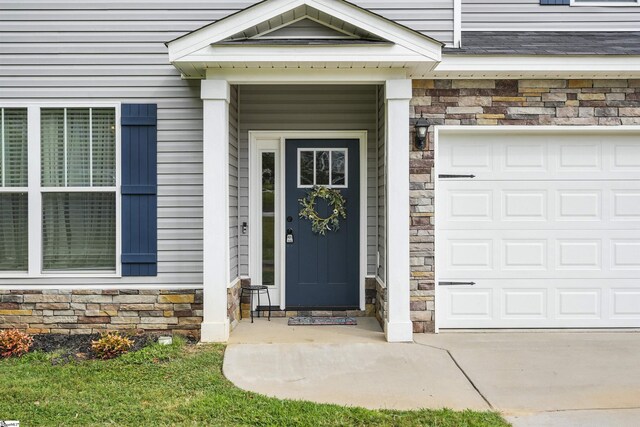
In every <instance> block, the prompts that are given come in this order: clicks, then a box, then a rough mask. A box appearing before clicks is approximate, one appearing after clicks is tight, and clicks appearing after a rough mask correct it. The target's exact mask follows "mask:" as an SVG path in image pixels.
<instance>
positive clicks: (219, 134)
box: [201, 80, 230, 342]
mask: <svg viewBox="0 0 640 427" xmlns="http://www.w3.org/2000/svg"><path fill="white" fill-rule="evenodd" d="M201 98H202V107H203V108H202V109H203V139H202V163H203V164H202V166H203V171H202V175H203V186H202V187H203V188H202V193H203V226H202V232H203V245H202V246H203V286H204V296H203V297H204V298H203V299H204V300H203V303H204V307H203V310H204V320H203V322H202V336H201V341H203V342H225V341H227V340H228V339H229V318H228V316H227V284H228V283H229V215H228V211H229V98H230V87H229V83H228V82H227V81H226V80H203V81H202V92H201Z"/></svg>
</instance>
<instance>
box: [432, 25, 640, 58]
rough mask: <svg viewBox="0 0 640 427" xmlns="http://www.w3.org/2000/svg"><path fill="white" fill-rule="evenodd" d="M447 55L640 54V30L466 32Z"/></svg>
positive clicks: (446, 51) (446, 49) (447, 50)
mask: <svg viewBox="0 0 640 427" xmlns="http://www.w3.org/2000/svg"><path fill="white" fill-rule="evenodd" d="M443 52H444V53H447V54H462V55H464V54H466V55H640V31H633V32H563V31H466V32H463V33H462V48H460V49H455V48H444V50H443Z"/></svg>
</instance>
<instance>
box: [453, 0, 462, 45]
mask: <svg viewBox="0 0 640 427" xmlns="http://www.w3.org/2000/svg"><path fill="white" fill-rule="evenodd" d="M453 47H462V0H453Z"/></svg>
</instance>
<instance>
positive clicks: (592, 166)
mask: <svg viewBox="0 0 640 427" xmlns="http://www.w3.org/2000/svg"><path fill="white" fill-rule="evenodd" d="M639 159H640V147H639V146H638V135H637V133H636V134H634V133H629V134H626V135H624V134H619V135H615V136H614V135H610V134H609V135H606V134H597V133H596V134H594V133H593V132H589V133H580V132H576V133H566V134H551V133H549V134H537V135H534V134H529V135H527V134H525V133H507V132H505V133H501V134H500V135H496V134H490V133H489V134H479V135H473V136H470V135H469V134H459V135H455V134H452V135H447V137H446V143H441V145H440V147H439V152H438V173H439V174H456V175H457V174H463V175H466V174H473V175H476V179H478V180H487V179H488V180H507V181H508V180H514V179H516V180H585V179H587V180H588V179H593V180H597V179H602V175H603V174H605V175H606V176H607V178H606V179H640V160H639Z"/></svg>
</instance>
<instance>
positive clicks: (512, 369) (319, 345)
mask: <svg viewBox="0 0 640 427" xmlns="http://www.w3.org/2000/svg"><path fill="white" fill-rule="evenodd" d="M262 323H263V322H256V324H254V325H250V326H248V325H247V324H241V326H242V327H243V329H240V330H239V333H238V334H237V335H236V338H235V339H234V338H233V336H232V341H231V342H230V345H229V346H228V348H227V352H226V355H225V362H224V373H225V375H226V376H227V377H228V378H229V379H230V380H231V381H233V382H234V383H235V384H236V385H238V386H239V387H241V388H243V389H246V390H252V391H256V392H259V393H262V394H266V395H270V396H274V397H280V398H289V399H305V400H311V401H316V402H323V403H337V404H342V405H352V406H363V407H368V408H390V409H391V408H394V409H417V408H442V407H448V408H452V409H465V408H470V409H476V410H489V409H493V410H497V411H500V412H501V413H503V414H504V415H505V417H506V418H507V419H508V420H509V421H510V422H512V423H513V424H514V425H515V426H518V427H529V426H536V427H537V426H562V427H571V426H580V427H588V426H634V427H635V426H637V425H640V334H638V333H636V332H553V331H549V332H517V333H509V332H489V333H481V332H473V333H462V332H455V333H441V334H438V335H415V336H414V338H415V340H416V342H415V343H414V344H388V343H384V342H382V335H381V332H380V331H379V329H377V328H376V325H375V324H374V323H372V324H369V323H370V322H369V321H368V320H366V319H363V320H362V322H361V326H359V327H357V328H354V327H334V328H324V327H323V328H322V333H315V332H314V330H320V329H318V327H302V328H295V329H294V328H288V327H286V324H285V323H282V324H280V323H281V322H279V321H276V323H273V322H272V323H271V324H267V323H266V322H265V323H264V324H262ZM256 325H257V327H256ZM363 325H364V326H363ZM249 327H250V328H251V329H249ZM261 330H262V331H263V332H264V331H266V330H268V331H269V332H268V333H264V334H260V333H257V334H256V333H253V332H259V331H261ZM252 331H253V332H252ZM261 337H263V338H264V337H268V338H267V341H266V342H265V341H262V342H261V341H260V339H261ZM234 340H235V341H234Z"/></svg>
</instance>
